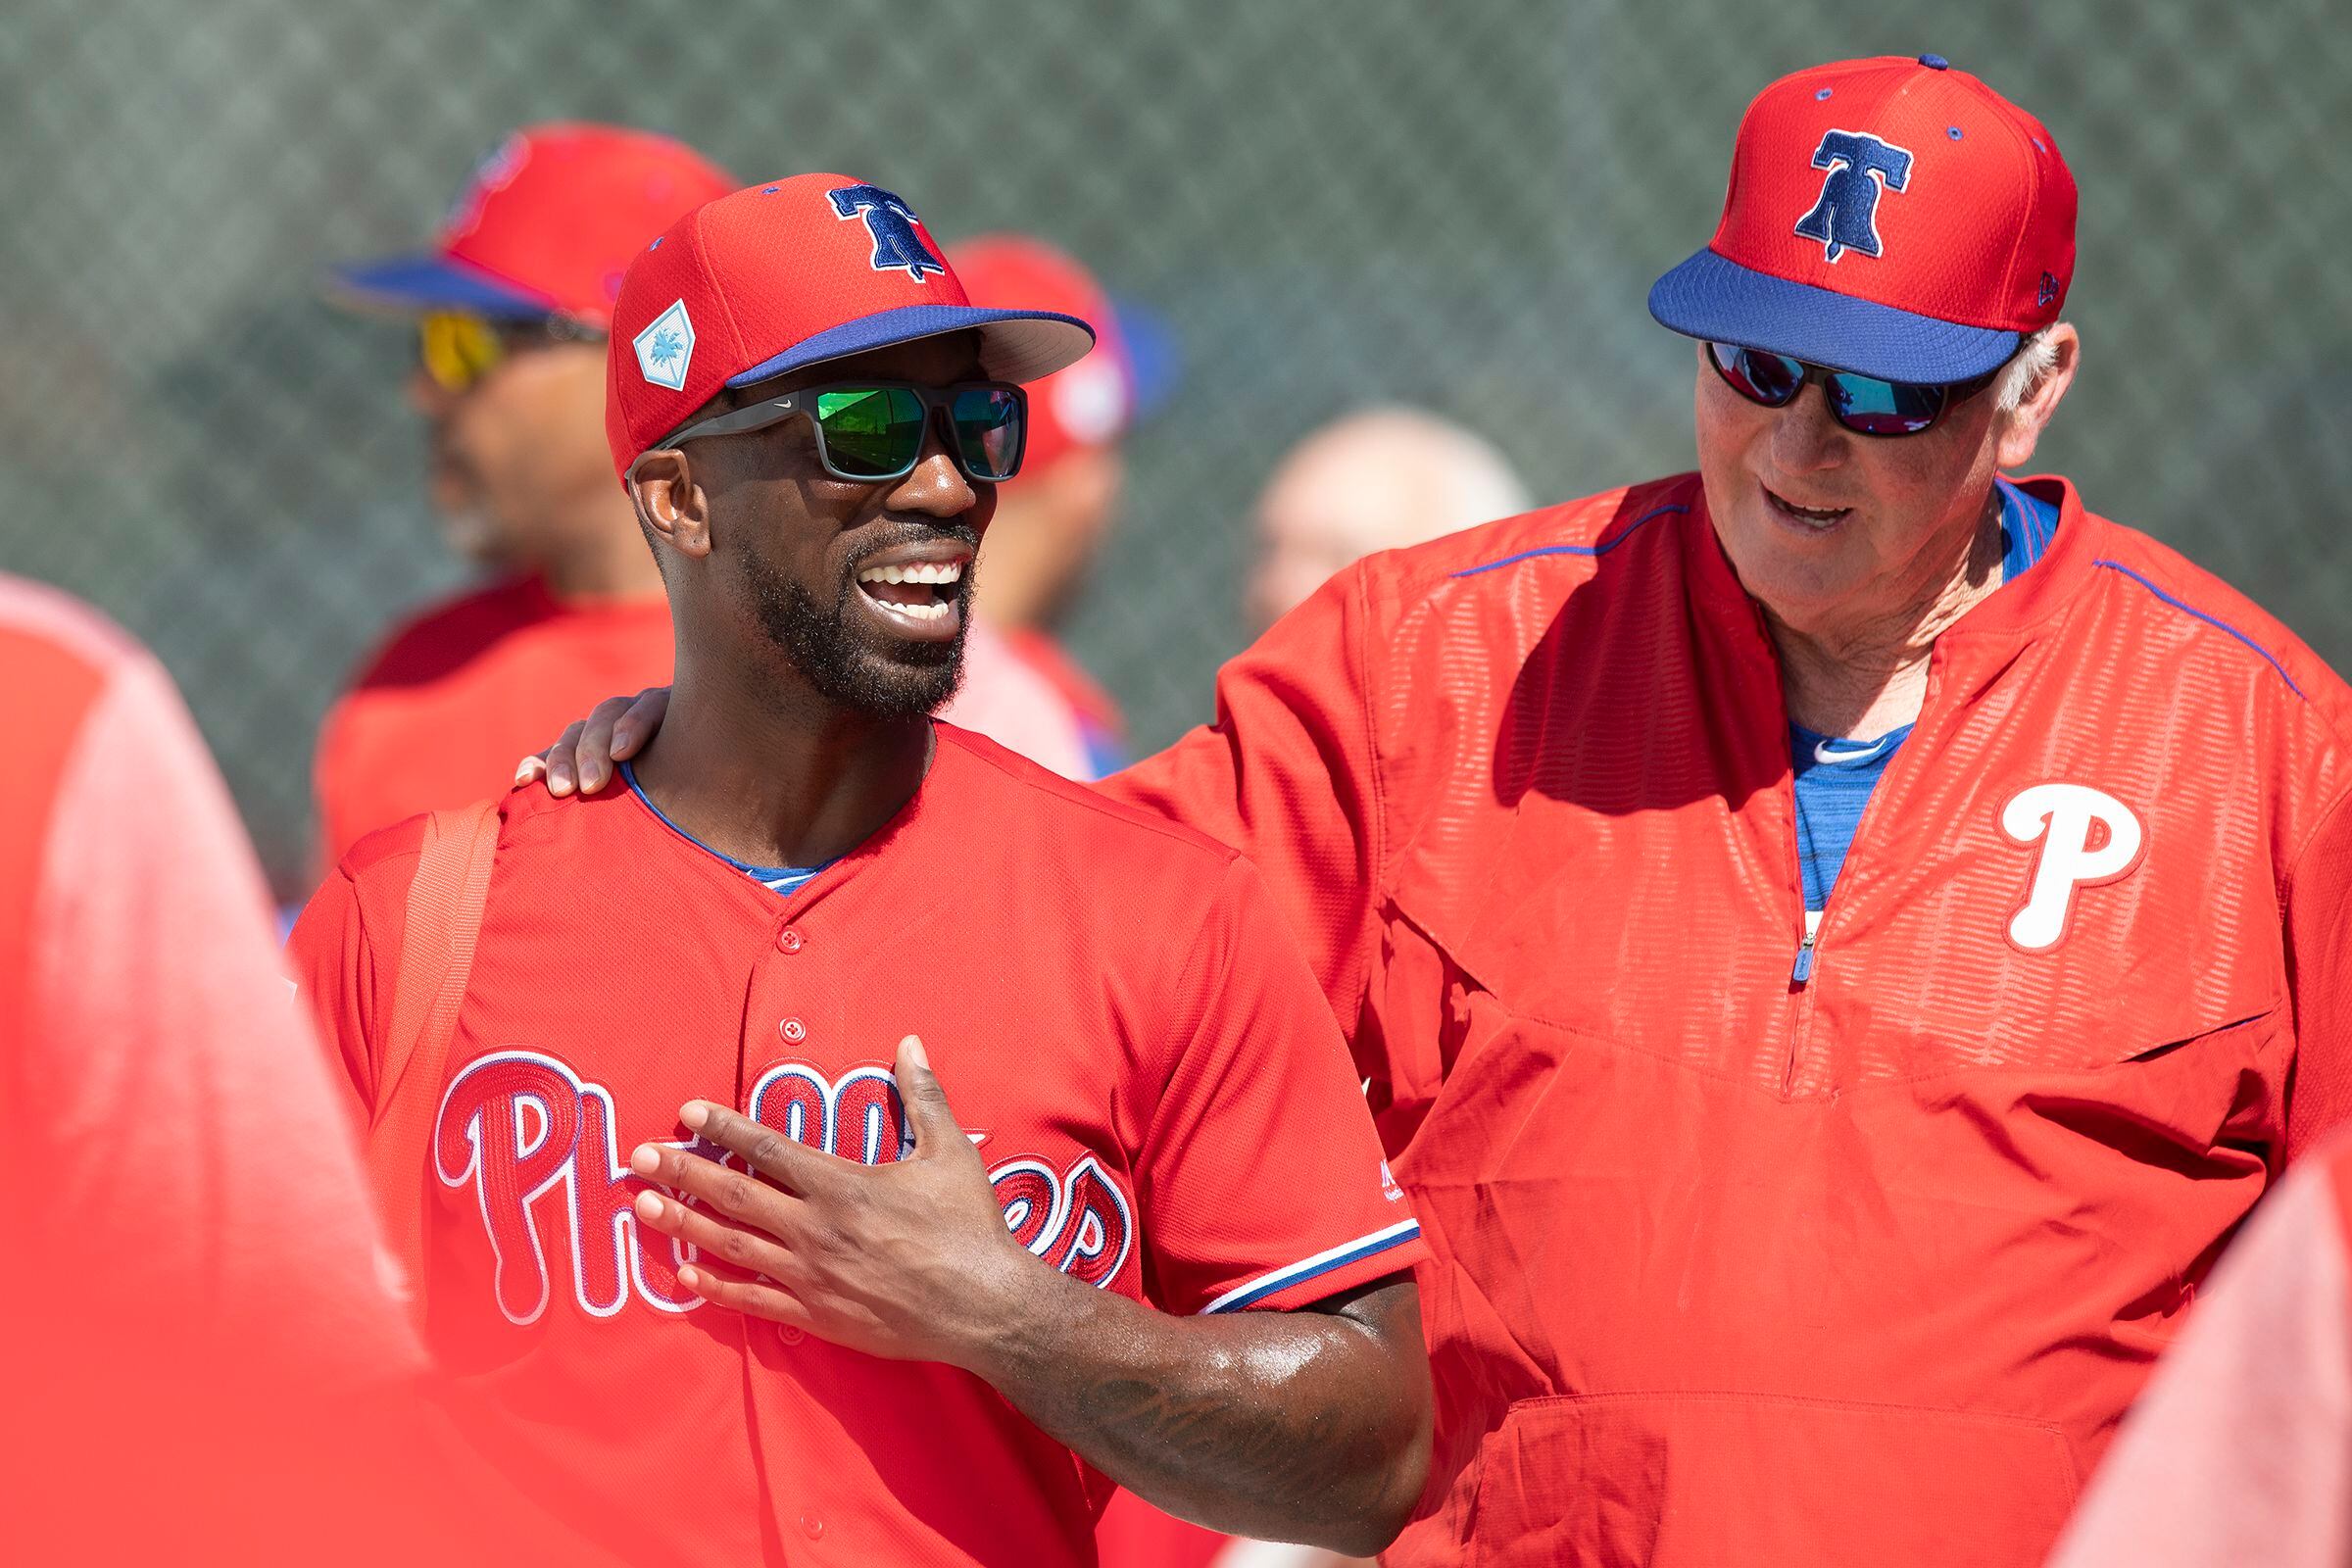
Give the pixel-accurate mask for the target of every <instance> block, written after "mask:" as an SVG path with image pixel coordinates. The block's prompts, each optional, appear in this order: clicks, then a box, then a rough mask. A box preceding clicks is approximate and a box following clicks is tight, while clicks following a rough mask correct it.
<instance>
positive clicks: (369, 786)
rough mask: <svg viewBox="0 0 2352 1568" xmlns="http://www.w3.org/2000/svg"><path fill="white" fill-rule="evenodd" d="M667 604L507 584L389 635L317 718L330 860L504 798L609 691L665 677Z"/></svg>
mask: <svg viewBox="0 0 2352 1568" xmlns="http://www.w3.org/2000/svg"><path fill="white" fill-rule="evenodd" d="M670 650H671V635H670V624H669V602H668V601H667V600H666V599H663V598H662V597H661V596H660V595H656V596H654V597H652V598H649V599H620V600H605V601H591V602H586V603H577V604H568V603H565V602H564V601H562V600H559V599H557V598H556V597H555V596H554V595H553V594H551V593H550V592H548V589H547V585H546V584H545V583H544V582H542V581H541V580H540V579H539V578H537V577H518V578H513V579H510V580H508V581H505V582H500V583H496V584H493V585H492V586H490V587H487V588H482V589H478V590H476V591H474V592H472V593H468V594H466V595H463V596H461V597H459V598H456V599H451V600H447V601H445V602H443V603H441V604H438V605H435V606H432V607H431V608H429V609H427V610H425V611H423V612H422V613H419V614H417V615H416V616H415V617H414V618H412V619H410V620H409V621H407V622H406V623H405V624H403V625H402V626H400V627H399V628H398V629H397V630H395V631H394V632H393V633H392V634H391V636H390V637H389V638H388V639H387V640H386V641H385V643H384V646H383V647H382V649H381V650H380V651H378V652H377V653H376V654H375V655H374V656H373V657H372V658H371V659H370V660H369V661H368V663H367V665H366V667H365V668H364V669H363V670H362V671H361V673H360V676H359V678H358V679H357V680H356V681H354V682H353V683H352V687H351V689H350V690H349V691H347V692H346V693H344V694H343V696H342V697H341V698H339V699H337V700H336V703H335V705H334V707H333V708H332V709H330V710H328V711H327V715H326V724H325V727H324V728H323V729H322V730H321V731H320V732H319V756H318V760H317V761H316V763H315V766H314V783H315V785H316V788H317V793H318V798H319V838H320V842H321V844H322V845H323V846H324V848H325V852H326V853H325V857H324V858H323V859H322V861H321V863H322V864H328V865H331V864H333V863H334V858H335V857H337V856H339V855H341V854H342V853H343V852H344V851H345V850H347V849H349V848H350V847H351V846H352V844H353V843H354V842H355V841H357V840H358V838H359V837H360V835H362V834H363V833H368V832H372V831H373V830H375V829H376V828H379V827H388V826H390V825H391V824H392V823H394V822H398V821H401V820H403V819H405V818H407V817H411V816H415V815H417V814H418V813H419V812H423V811H437V810H445V809H449V808H452V807H458V806H464V805H465V804H466V802H468V801H478V800H480V799H482V798H483V797H485V796H489V795H496V794H498V793H499V792H500V791H501V790H504V789H505V788H506V787H507V786H508V785H509V784H510V783H512V782H513V780H514V777H515V761H516V760H518V759H519V758H521V757H523V756H525V755H526V754H528V753H531V752H535V751H538V750H539V749H540V748H542V747H544V746H545V745H546V744H547V738H548V737H549V736H551V735H554V734H556V733H557V732H558V731H560V730H562V729H563V727H564V725H566V724H568V723H570V722H571V721H572V720H573V719H575V718H577V717H579V716H580V715H581V714H582V713H585V712H587V711H588V710H589V709H590V708H592V707H594V706H595V705H596V703H597V702H598V701H599V700H600V699H602V698H605V697H609V696H611V695H613V693H614V692H634V691H637V690H639V689H640V688H643V687H646V686H652V685H657V684H659V683H661V682H663V681H666V680H668V679H669V673H670Z"/></svg>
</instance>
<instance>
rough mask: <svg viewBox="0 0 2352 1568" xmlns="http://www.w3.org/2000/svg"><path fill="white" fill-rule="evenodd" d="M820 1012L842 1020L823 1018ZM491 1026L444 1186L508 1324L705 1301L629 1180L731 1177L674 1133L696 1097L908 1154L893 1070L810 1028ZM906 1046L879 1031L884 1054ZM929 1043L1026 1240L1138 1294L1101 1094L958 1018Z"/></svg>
mask: <svg viewBox="0 0 2352 1568" xmlns="http://www.w3.org/2000/svg"><path fill="white" fill-rule="evenodd" d="M912 1010H913V1012H918V1013H919V1012H920V1011H921V1009H920V1008H919V1007H918V1008H915V1009H912ZM809 1012H810V1013H811V1014H812V1015H817V1016H826V1017H838V1016H840V1014H839V1012H838V1010H837V1009H825V1008H820V1007H818V1006H816V1005H813V1004H811V1005H809ZM469 1022H470V1020H469ZM481 1022H482V1024H483V1025H484V1026H485V1027H486V1030H487V1032H486V1033H484V1034H481V1035H478V1036H476V1037H475V1043H474V1044H473V1045H471V1046H466V1044H465V1042H464V1041H462V1042H461V1044H462V1047H463V1048H464V1049H462V1051H461V1054H460V1064H459V1065H458V1066H457V1067H456V1068H455V1069H454V1071H453V1073H452V1075H451V1078H450V1081H449V1084H448V1087H447V1089H446V1091H445V1092H444V1094H443V1096H442V1098H441V1101H440V1105H439V1109H438V1112H437V1116H436V1120H435V1126H434V1141H433V1148H434V1172H433V1174H434V1176H435V1178H436V1179H437V1185H438V1187H439V1188H440V1190H441V1196H440V1201H439V1203H438V1204H437V1208H438V1211H439V1214H440V1218H441V1222H442V1226H443V1234H444V1235H445V1236H446V1237H447V1238H449V1239H450V1240H451V1242H453V1243H454V1245H455V1247H456V1249H457V1255H458V1256H460V1257H461V1258H463V1259H468V1260H469V1262H468V1263H467V1264H466V1265H465V1267H464V1272H466V1273H480V1272H485V1271H486V1273H487V1276H488V1277H487V1279H486V1280H483V1281H482V1282H481V1285H480V1287H479V1288H481V1289H483V1290H485V1291H486V1294H487V1296H488V1297H489V1298H490V1299H491V1300H494V1301H495V1303H496V1306H497V1309H498V1311H499V1313H500V1314H501V1315H503V1316H504V1317H505V1318H506V1319H507V1320H508V1321H509V1322H512V1323H515V1324H518V1325H519V1324H530V1323H534V1322H536V1321H538V1320H539V1319H540V1317H541V1316H542V1314H544V1313H545V1311H546V1309H547V1307H548V1306H549V1305H550V1304H551V1302H554V1301H557V1300H560V1299H562V1296H563V1295H564V1292H565V1291H566V1288H568V1292H569V1294H570V1296H571V1299H572V1300H573V1302H574V1304H575V1305H576V1307H577V1308H578V1310H579V1312H580V1313H582V1314H584V1315H585V1316H586V1317H588V1318H592V1319H599V1318H612V1317H614V1316H616V1315H620V1314H622V1313H623V1312H624V1309H628V1308H630V1307H632V1305H633V1304H634V1305H635V1306H638V1307H641V1308H643V1309H645V1310H649V1311H651V1312H654V1313H682V1312H687V1311H692V1310H694V1309H695V1308H697V1307H698V1306H700V1305H701V1304H702V1303H701V1302H700V1300H699V1299H698V1298H696V1297H695V1296H694V1295H693V1293H691V1292H689V1291H687V1290H685V1289H684V1288H683V1287H682V1286H680V1285H679V1283H678V1280H677V1270H678V1268H679V1267H680V1266H681V1265H683V1264H685V1263H690V1262H692V1261H694V1251H693V1250H692V1249H691V1248H687V1247H683V1246H681V1245H680V1244H678V1243H675V1242H673V1241H671V1240H670V1239H668V1238H666V1237H663V1236H661V1235H659V1234H656V1233H654V1232H653V1231H651V1230H650V1229H648V1228H646V1227H644V1226H643V1225H641V1224H640V1223H639V1222H638V1220H637V1218H636V1215H635V1214H634V1212H633V1211H632V1206H631V1205H632V1204H633V1203H634V1201H635V1200H636V1197H637V1195H638V1194H639V1193H640V1192H643V1191H645V1190H646V1188H647V1187H648V1185H649V1184H648V1183H647V1181H646V1180H645V1179H644V1178H642V1177H639V1176H637V1175H635V1174H633V1173H631V1172H630V1170H629V1169H628V1166H627V1158H628V1154H629V1152H630V1150H631V1149H633V1148H634V1147H636V1145H638V1144H639V1143H644V1142H659V1143H665V1144H668V1145H669V1146H670V1147H674V1148H681V1149H692V1150H695V1152H699V1153H703V1154H705V1155H707V1156H709V1157H711V1158H713V1159H718V1160H721V1161H722V1162H730V1163H731V1162H732V1156H729V1155H727V1154H726V1153H725V1152H723V1151H719V1150H716V1149H713V1148H711V1147H709V1146H707V1145H702V1144H700V1143H699V1142H698V1141H697V1140H695V1139H693V1138H691V1137H690V1136H688V1135H686V1134H685V1132H684V1129H683V1128H681V1127H680V1126H679V1125H678V1124H677V1121H676V1117H677V1113H678V1108H679V1106H680V1105H681V1104H683V1103H685V1102H686V1101H688V1100H694V1099H706V1100H714V1101H719V1102H722V1103H729V1104H732V1105H734V1106H736V1107H737V1108H739V1109H741V1110H743V1111H744V1112H745V1113H746V1114H747V1115H748V1116H750V1117H751V1118H752V1119H754V1120H756V1121H758V1122H759V1123H760V1124H761V1125H763V1126H765V1127H768V1128H770V1129H772V1130H774V1131H775V1132H776V1133H778V1134H779V1135H781V1136H783V1137H785V1138H788V1139H791V1140H792V1141H794V1142H795V1143H798V1144H800V1145H802V1146H804V1147H806V1148H809V1149H813V1150H817V1151H819V1152H823V1153H826V1154H829V1155H831V1156H833V1157H836V1158H840V1159H844V1160H848V1161H851V1162H854V1163H860V1164H866V1165H880V1164H887V1163H890V1162H892V1161H896V1160H898V1159H901V1158H904V1157H905V1156H906V1155H907V1153H908V1152H910V1150H911V1137H910V1133H909V1129H908V1122H907V1110H906V1106H905V1103H904V1102H903V1100H902V1098H901V1094H900V1090H899V1086H898V1084H897V1083H896V1082H895V1081H894V1079H893V1076H892V1069H891V1067H890V1066H889V1065H887V1064H885V1063H884V1062H882V1061H880V1060H878V1059H876V1057H875V1055H874V1054H865V1055H863V1056H860V1055H859V1054H857V1053H855V1052H854V1051H852V1050H846V1049H845V1050H836V1051H833V1052H825V1051H824V1050H823V1046H822V1041H821V1040H820V1039H819V1038H818V1036H817V1031H816V1030H815V1028H813V1027H812V1026H811V1024H810V1022H809V1019H808V1018H805V1017H803V1016H802V1015H801V1014H799V1013H788V1014H785V1015H784V1016H783V1017H781V1018H779V1019H776V1020H774V1021H772V1022H770V1023H769V1024H768V1025H767V1027H766V1029H765V1030H764V1031H756V1030H754V1029H752V1028H751V1027H750V1026H749V1025H746V1026H745V1027H744V1028H743V1029H742V1030H741V1031H740V1032H738V1031H735V1030H733V1029H730V1028H728V1027H727V1026H726V1025H725V1024H716V1025H713V1026H712V1027H711V1028H710V1029H709V1030H708V1031H707V1032H698V1031H694V1030H691V1029H686V1028H682V1027H681V1026H680V1025H679V1024H677V1023H676V1022H675V1021H671V1020H664V1019H662V1018H661V1017H660V1016H659V1015H658V1013H657V1014H655V1015H649V1016H648V1017H646V1019H645V1021H644V1022H643V1024H642V1025H638V1026H632V1025H631V1024H630V1023H628V1022H627V1021H626V1018H625V1016H618V1015H616V1016H615V1017H614V1018H613V1020H612V1024H611V1026H610V1027H609V1028H603V1029H599V1030H597V1031H595V1032H594V1033H593V1034H592V1033H590V1032H589V1031H586V1030H582V1029H576V1028H575V1029H573V1030H572V1031H570V1034H571V1036H572V1039H571V1041H570V1043H569V1044H568V1045H567V1046H566V1048H565V1049H564V1050H561V1051H555V1050H535V1049H531V1048H528V1047H524V1046H520V1045H516V1044H512V1043H508V1044H501V1045H497V1046H495V1047H492V1048H490V1049H482V1043H483V1042H486V1041H488V1040H499V1041H505V1042H513V1041H514V1040H515V1035H516V1034H517V1033H518V1031H517V1030H516V1029H515V1028H514V1027H511V1026H510V1027H503V1028H502V1027H499V1025H498V1023H497V1021H496V1020H494V1019H491V1018H484V1019H482V1020H481ZM844 1022H845V1025H846V1022H847V1020H846V1019H845V1020H844ZM907 1032H908V1030H907V1027H905V1026H898V1025H894V1026H892V1027H891V1028H889V1029H888V1030H885V1031H882V1034H885V1035H886V1036H887V1038H886V1039H884V1040H883V1044H884V1046H885V1048H887V1047H888V1045H890V1044H893V1043H895V1041H896V1040H897V1039H898V1038H899V1036H900V1035H902V1034H904V1033H907ZM920 1032H921V1033H923V1035H924V1037H925V1040H926V1044H928V1045H930V1049H931V1051H932V1053H933V1059H934V1060H935V1062H936V1063H937V1066H938V1071H939V1073H940V1077H941V1080H942V1083H943V1086H944V1087H945V1088H946V1090H947V1092H948V1095H949V1098H950V1103H951V1106H952V1107H953V1108H954V1109H955V1111H956V1115H957V1118H958V1120H959V1121H960V1122H961V1124H962V1125H963V1129H964V1135H965V1136H966V1137H968V1138H969V1139H970V1140H971V1142H972V1143H973V1144H974V1146H975V1147H977V1148H978V1149H979V1151H980V1152H981V1156H982V1159H983V1160H984V1161H985V1163H986V1165H987V1167H988V1173H989V1179H990V1182H991V1185H992V1187H993V1188H994V1191H995V1196H996V1199H997V1201H998V1204H999V1206H1000V1207H1001V1208H1002V1210H1003V1212H1004V1217H1005V1226H1006V1229H1007V1230H1008V1231H1010V1233H1011V1234H1012V1235H1013V1237H1014V1239H1015V1240H1017V1241H1018V1242H1020V1243H1021V1245H1022V1246H1024V1247H1026V1248H1027V1249H1028V1250H1030V1251H1032V1252H1034V1253H1035V1254H1036V1255H1038V1256H1039V1257H1041V1258H1043V1259H1044V1260H1046V1261H1047V1262H1048V1263H1050V1264H1052V1265H1053V1266H1054V1267H1056V1268H1059V1269H1061V1270H1062V1271H1064V1272H1066V1273H1068V1274H1070V1275H1072V1276H1073V1277H1074V1278H1078V1279H1081V1280H1084V1281H1086V1282H1087V1283H1090V1284H1094V1285H1097V1286H1103V1287H1113V1286H1115V1287H1117V1288H1119V1289H1121V1290H1122V1291H1124V1292H1125V1293H1126V1294H1130V1295H1134V1294H1138V1285H1137V1279H1138V1269H1137V1268H1136V1267H1134V1266H1131V1265H1130V1259H1131V1258H1132V1257H1133V1256H1134V1253H1135V1250H1136V1241H1137V1236H1136V1231H1137V1223H1136V1217H1135V1205H1134V1202H1133V1201H1132V1198H1131V1196H1130V1194H1131V1191H1132V1187H1133V1183H1132V1179H1131V1177H1130V1176H1129V1174H1128V1171H1127V1159H1126V1152H1125V1150H1124V1149H1123V1148H1122V1146H1121V1143H1120V1141H1119V1139H1118V1137H1117V1135H1116V1133H1115V1132H1114V1130H1113V1129H1112V1128H1111V1126H1110V1125H1109V1120H1110V1117H1109V1112H1108V1108H1107V1107H1108V1104H1109V1101H1110V1095H1109V1093H1108V1091H1107V1088H1106V1086H1103V1085H1100V1084H1094V1085H1090V1084H1085V1083H1080V1082H1076V1081H1074V1077H1075V1075H1072V1074H1069V1073H1067V1072H1064V1073H1062V1074H1060V1075H1058V1077H1057V1075H1056V1074H1055V1073H1054V1071H1053V1070H1052V1067H1051V1064H1050V1063H1049V1062H1048V1061H1046V1060H1045V1059H1044V1054H1043V1053H1039V1052H1035V1051H1032V1052H1030V1053H1028V1054H1027V1056H1026V1059H1025V1060H1021V1059H1016V1058H1017V1057H1018V1053H1016V1052H1013V1051H1004V1050H995V1049H991V1048H989V1047H986V1046H980V1045H975V1044H973V1043H971V1036H969V1035H968V1034H966V1033H965V1032H964V1031H961V1030H958V1029H957V1028H956V1026H955V1025H953V1024H949V1023H946V1022H945V1021H933V1022H928V1023H921V1025H920ZM467 1033H468V1034H472V1033H473V1031H472V1030H471V1029H470V1028H469V1029H468V1031H467ZM844 1033H845V1034H846V1033H847V1029H846V1027H845V1029H844ZM738 1035H740V1038H738ZM877 1038H881V1036H879V1035H878V1036H877ZM933 1042H936V1043H933ZM753 1051H757V1052H758V1053H759V1054H749V1053H751V1052H753ZM1062 1080H1073V1081H1062ZM673 1196H676V1195H673ZM459 1288H460V1289H461V1290H464V1289H469V1288H473V1287H471V1286H469V1285H461V1286H460V1287H459Z"/></svg>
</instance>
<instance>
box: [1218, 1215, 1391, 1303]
mask: <svg viewBox="0 0 2352 1568" xmlns="http://www.w3.org/2000/svg"><path fill="white" fill-rule="evenodd" d="M1420 1234H1421V1222H1420V1221H1419V1220H1417V1219H1408V1220H1404V1221H1402V1222H1401V1223H1399V1224H1396V1225H1392V1226H1390V1227H1389V1228H1388V1229H1387V1230H1383V1231H1374V1232H1373V1233H1372V1234H1371V1235H1369V1236H1365V1237H1361V1238H1358V1239H1357V1240H1355V1241H1352V1242H1345V1243H1342V1244H1341V1245H1340V1246H1338V1247H1335V1248H1333V1249H1332V1250H1330V1251H1328V1252H1317V1253H1316V1254H1315V1255H1314V1256H1312V1257H1309V1258H1304V1259H1301V1260H1300V1261H1299V1262H1296V1263H1293V1264H1292V1265H1291V1266H1290V1267H1288V1268H1278V1269H1276V1270H1275V1271H1274V1272H1273V1273H1271V1274H1260V1275H1259V1276H1258V1277H1257V1278H1256V1279H1253V1280H1251V1281H1250V1282H1249V1283H1248V1284H1246V1285H1241V1286H1237V1287H1236V1288H1234V1289H1233V1290H1230V1291H1227V1292H1226V1293H1225V1294H1224V1295H1223V1296H1220V1297H1218V1298H1217V1299H1215V1300H1213V1301H1211V1302H1209V1303H1208V1305H1206V1306H1204V1307H1202V1308H1201V1316H1202V1317H1206V1316H1208V1315H1209V1314H1210V1313H1212V1312H1239V1311H1242V1310H1243V1309H1245V1308H1247V1307H1249V1306H1251V1305H1254V1304H1255V1303H1257V1302H1259V1301H1262V1300H1264V1299H1266V1298H1267V1297H1269V1296H1279V1295H1280V1294H1281V1293H1283V1292H1284V1291H1287V1290H1289V1289H1290V1288H1291V1287H1292V1286H1294V1285H1303V1284H1305V1283H1306V1282H1307V1281H1308V1280H1311V1279H1317V1278H1320V1277H1321V1276H1323V1275H1325V1274H1329V1273H1331V1272H1333V1271H1334V1270H1336V1269H1343V1268H1346V1267H1347V1266H1348V1264H1350V1263H1360V1262H1362V1261H1363V1260H1364V1259H1365V1258H1367V1257H1373V1256H1376V1255H1378V1254H1379V1253H1382V1252H1385V1251H1387V1250H1390V1249H1391V1248H1393V1247H1402V1246H1403V1245H1404V1244H1405V1243H1407V1242H1409V1241H1411V1240H1413V1239H1414V1238H1415V1237H1417V1236H1419V1235H1420Z"/></svg>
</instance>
